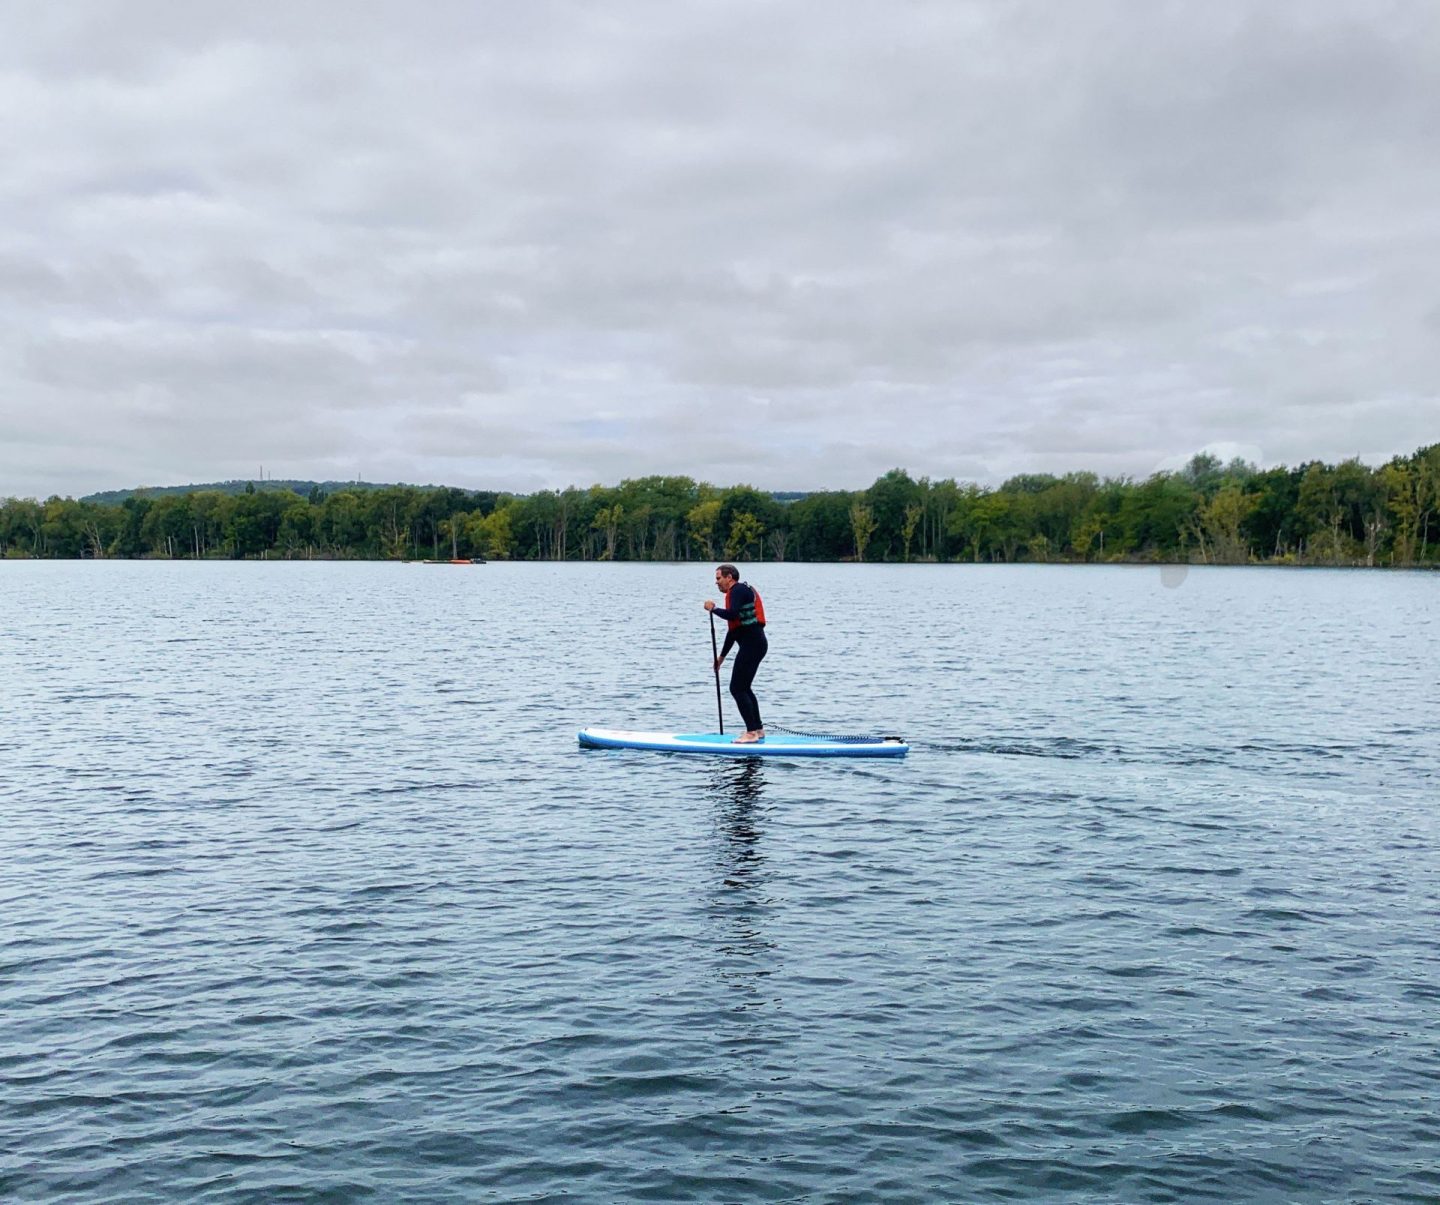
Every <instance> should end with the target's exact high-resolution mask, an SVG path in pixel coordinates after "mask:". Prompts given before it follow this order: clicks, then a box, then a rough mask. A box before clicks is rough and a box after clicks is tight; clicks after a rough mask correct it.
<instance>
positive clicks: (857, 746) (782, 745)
mask: <svg viewBox="0 0 1440 1205" xmlns="http://www.w3.org/2000/svg"><path fill="white" fill-rule="evenodd" d="M580 746H581V748H583V749H649V750H651V751H653V752H657V753H711V754H719V755H720V756H721V757H904V756H905V755H906V754H907V753H909V752H910V746H909V745H907V744H906V743H905V742H904V741H902V740H900V739H899V738H898V737H888V738H878V739H874V740H853V739H852V740H843V741H842V740H837V739H835V738H834V737H827V736H798V735H793V734H791V733H784V732H777V733H775V734H774V735H773V736H767V737H766V738H765V739H764V740H763V741H754V742H751V743H747V744H743V745H737V744H736V743H735V737H734V736H733V735H732V734H730V733H728V732H726V733H720V732H684V733H681V732H627V731H625V730H623V729H619V728H582V729H581V730H580Z"/></svg>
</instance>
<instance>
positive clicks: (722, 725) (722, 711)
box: [710, 615, 725, 736]
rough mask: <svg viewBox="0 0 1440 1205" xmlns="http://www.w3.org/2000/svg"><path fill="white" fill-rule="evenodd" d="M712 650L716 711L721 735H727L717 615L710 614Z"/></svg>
mask: <svg viewBox="0 0 1440 1205" xmlns="http://www.w3.org/2000/svg"><path fill="white" fill-rule="evenodd" d="M710 651H711V652H712V653H714V654H715V661H714V665H715V711H716V713H717V714H718V715H719V717H720V735H721V736H724V735H725V707H724V705H723V704H722V703H721V702H720V646H719V645H718V644H716V643H715V616H714V615H711V616H710Z"/></svg>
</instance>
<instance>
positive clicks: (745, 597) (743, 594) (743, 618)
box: [711, 582, 770, 732]
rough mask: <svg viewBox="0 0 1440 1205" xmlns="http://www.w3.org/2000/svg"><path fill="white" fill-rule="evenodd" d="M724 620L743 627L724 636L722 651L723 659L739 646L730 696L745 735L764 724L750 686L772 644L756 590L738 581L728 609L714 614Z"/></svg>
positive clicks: (733, 588) (758, 704) (725, 607)
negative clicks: (757, 606) (759, 615)
mask: <svg viewBox="0 0 1440 1205" xmlns="http://www.w3.org/2000/svg"><path fill="white" fill-rule="evenodd" d="M711 614H712V615H718V616H719V617H720V618H721V619H724V620H731V619H738V620H739V621H740V626H739V627H736V628H731V629H730V630H729V631H727V632H726V633H725V645H724V647H723V648H722V649H721V650H720V656H721V657H724V656H725V654H726V653H728V652H729V651H730V647H731V646H732V645H736V646H738V651H737V652H736V654H735V667H734V668H733V669H732V670H731V671H730V693H731V695H732V696H734V699H735V705H736V706H737V707H739V708H740V718H741V719H742V720H744V721H745V731H746V732H757V731H759V730H760V729H761V728H763V727H764V726H765V725H764V724H762V723H761V722H760V702H759V700H758V699H756V698H755V692H754V691H753V690H751V689H750V684H751V683H752V682H754V681H755V671H756V670H757V669H759V668H760V662H761V661H763V660H764V659H765V654H766V653H768V652H769V651H770V641H769V640H767V639H766V638H765V625H764V624H763V623H761V622H760V620H759V619H758V618H757V617H756V615H755V591H754V590H752V589H751V588H750V587H749V586H747V585H746V584H745V583H744V582H736V583H735V584H734V585H733V586H731V587H730V592H729V593H728V594H727V595H725V606H723V607H716V608H715V610H714V611H712V612H711Z"/></svg>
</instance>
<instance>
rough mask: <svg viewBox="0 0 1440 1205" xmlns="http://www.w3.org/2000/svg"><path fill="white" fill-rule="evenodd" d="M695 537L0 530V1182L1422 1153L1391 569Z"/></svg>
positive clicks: (1291, 1160)
mask: <svg viewBox="0 0 1440 1205" xmlns="http://www.w3.org/2000/svg"><path fill="white" fill-rule="evenodd" d="M747 576H748V577H749V579H750V580H751V581H753V582H754V584H756V585H757V586H758V587H759V588H760V589H761V591H762V593H763V594H764V596H765V602H766V609H767V611H768V613H769V618H770V629H769V631H770V638H771V654H770V658H769V660H768V661H767V662H766V663H765V665H764V667H763V668H762V670H761V674H760V677H759V679H758V682H757V690H758V693H759V695H760V699H761V703H762V705H763V707H764V710H765V716H766V720H767V722H768V723H770V724H772V725H784V726H787V727H791V728H798V729H807V730H818V731H832V732H844V733H855V732H877V731H878V732H882V733H890V732H895V733H900V734H902V735H904V736H905V737H906V738H908V739H909V740H910V741H911V742H912V744H913V752H912V753H911V755H910V757H909V758H908V759H906V760H904V761H898V762H851V763H845V762H827V761H818V762H807V761H796V762H785V761H779V760H777V761H768V762H764V763H761V762H757V761H750V760H744V761H736V762H724V763H717V762H713V761H711V760H708V759H705V758H685V757H677V756H666V755H654V754H644V753H626V752H603V751H591V752H584V751H581V750H579V749H578V748H577V747H576V743H575V730H576V729H577V728H580V727H583V726H585V725H587V724H603V725H610V726H620V727H641V728H678V729H680V730H686V729H690V730H697V729H698V730H704V729H707V728H710V727H712V726H713V725H714V722H715V692H714V679H713V677H712V675H711V673H710V634H709V628H708V624H707V621H706V618H705V615H704V612H703V611H702V610H701V609H700V602H701V600H702V599H704V598H705V597H707V596H709V595H710V594H711V593H712V592H713V590H712V583H711V581H710V578H711V567H710V566H709V565H704V564H694V565H688V566H679V565H654V566H651V565H535V564H499V563H496V564H490V565H485V566H475V567H451V566H424V565H400V564H323V563H297V564H274V563H268V564H267V563H256V564H233V563H223V564H222V563H214V564H204V563H202V564H181V563H173V564H172V563H39V562H36V563H28V562H27V563H5V564H0V614H3V616H4V621H3V627H0V704H3V714H4V725H3V728H0V901H3V917H4V919H3V927H0V1016H3V1029H0V1197H3V1198H4V1199H5V1200H7V1201H54V1200H62V1199H63V1200H95V1201H105V1202H123V1201H137V1202H138V1201H185V1202H192V1201H194V1202H242V1201H243V1202H273V1201H335V1202H342V1201H343V1202H350V1201H363V1200H374V1201H399V1200H404V1201H484V1200H497V1201H551V1200H559V1199H561V1198H565V1199H570V1200H587V1201H589V1200H593V1201H616V1200H656V1201H706V1202H711V1201H714V1202H720V1201H796V1202H800V1201H804V1202H811V1201H813V1202H821V1201H826V1202H830V1201H834V1202H841V1201H844V1202H854V1201H884V1202H911V1201H913V1202H921V1201H925V1202H928V1201H991V1200H994V1201H998V1200H1035V1201H1066V1200H1075V1201H1080V1200H1087V1201H1088V1200H1096V1201H1101V1200H1103V1201H1128V1202H1133V1201H1196V1200H1215V1201H1241V1200H1244V1201H1316V1202H1319V1201H1361V1200H1363V1201H1392V1200H1393V1201H1434V1200H1437V1199H1440V1105H1437V1103H1436V1102H1437V1100H1440V1053H1437V1039H1440V808H1437V803H1440V752H1437V749H1440V745H1437V737H1440V687H1437V682H1440V605H1437V604H1440V575H1433V574H1432V575H1423V574H1396V573H1382V572H1368V573H1367V572H1344V571H1319V570H1316V571H1284V570H1265V569H1256V570H1251V569H1210V570H1204V569H1194V570H1191V571H1190V572H1189V573H1188V574H1185V573H1180V572H1177V571H1170V576H1168V577H1166V576H1162V573H1161V571H1160V570H1158V569H1145V568H1120V567H1115V568H1110V567H1059V566H1057V567H1049V566H1016V567H1002V566H994V567H992V566H974V567H971V566H840V565H764V566H756V567H753V570H752V571H751V572H749V573H748V574H747ZM725 703H726V708H727V714H726V723H727V727H731V726H733V725H735V724H736V722H737V721H736V717H735V714H734V710H733V705H732V704H731V703H730V700H729V698H728V695H727V697H726V699H725Z"/></svg>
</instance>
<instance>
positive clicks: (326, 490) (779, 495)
mask: <svg viewBox="0 0 1440 1205" xmlns="http://www.w3.org/2000/svg"><path fill="white" fill-rule="evenodd" d="M251 488H253V489H254V490H255V491H256V492H257V493H258V492H261V491H265V492H273V491H276V490H288V491H290V492H292V493H295V494H299V495H300V497H302V498H308V497H309V496H310V491H311V490H315V489H318V490H319V491H320V492H321V493H322V494H334V493H337V492H338V491H340V490H388V489H392V488H398V489H412V490H435V489H462V490H464V492H465V493H467V494H482V493H491V492H494V491H490V490H477V489H465V487H463V486H439V485H411V484H408V483H406V482H403V481H296V480H293V479H290V478H269V477H267V478H265V479H264V480H261V481H255V480H253V479H244V478H242V479H237V480H235V481H209V482H204V483H201V484H195V485H139V486H135V487H134V488H133V489H123V490H100V491H98V492H96V493H93V494H86V495H85V496H84V497H83V498H80V499H79V501H81V502H91V503H94V504H95V505H97V506H119V505H120V504H121V503H123V502H124V501H125V500H126V499H127V498H133V497H134V496H135V495H136V494H144V495H146V496H147V497H152V498H158V497H160V496H161V495H162V494H198V493H201V492H202V491H206V490H213V491H214V492H215V493H217V494H243V493H245V491H246V490H247V489H251ZM500 492H502V493H503V492H506V491H500ZM768 492H769V494H770V496H771V497H772V498H774V499H775V501H777V502H795V501H797V500H799V499H800V498H803V497H805V496H806V493H807V491H805V490H770V491H768ZM515 496H516V497H523V495H518V494H517V495H515Z"/></svg>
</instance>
